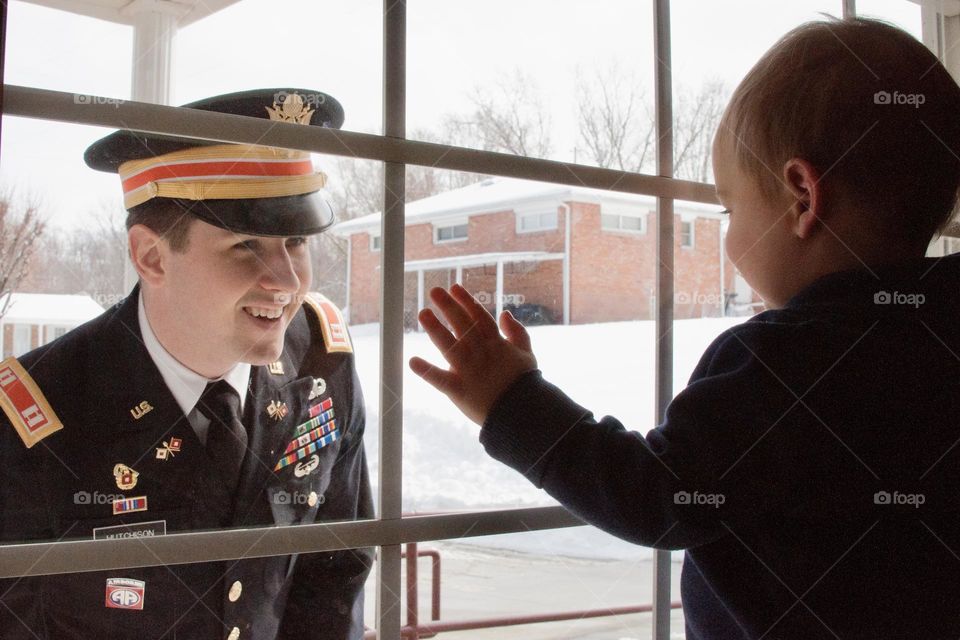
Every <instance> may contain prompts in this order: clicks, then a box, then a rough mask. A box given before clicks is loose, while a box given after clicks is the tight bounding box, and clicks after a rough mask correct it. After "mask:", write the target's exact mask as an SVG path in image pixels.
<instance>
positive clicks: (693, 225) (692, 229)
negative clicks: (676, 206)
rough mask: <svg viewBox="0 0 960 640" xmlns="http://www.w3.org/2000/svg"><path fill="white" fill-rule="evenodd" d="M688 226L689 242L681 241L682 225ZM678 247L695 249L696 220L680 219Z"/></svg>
mask: <svg viewBox="0 0 960 640" xmlns="http://www.w3.org/2000/svg"><path fill="white" fill-rule="evenodd" d="M685 224H688V225H690V234H689V235H688V236H687V237H688V238H689V239H690V241H689V242H684V241H683V225H685ZM680 247H681V248H683V249H695V248H696V247H697V222H696V220H684V219H683V218H681V219H680Z"/></svg>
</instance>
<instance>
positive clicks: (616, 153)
mask: <svg viewBox="0 0 960 640" xmlns="http://www.w3.org/2000/svg"><path fill="white" fill-rule="evenodd" d="M577 86H578V91H577V93H578V94H579V95H580V100H579V104H578V105H577V107H578V112H579V113H578V121H579V126H580V140H581V143H582V144H583V145H585V146H586V150H587V154H588V156H589V158H590V160H591V161H592V162H594V163H595V164H596V165H597V166H600V167H605V168H612V169H621V170H623V171H633V172H642V171H647V172H649V171H650V170H651V168H652V165H653V149H654V144H653V143H654V134H655V130H654V129H655V127H654V118H653V114H652V113H650V110H649V108H648V107H647V103H646V100H645V97H644V92H643V90H642V89H641V88H640V83H639V81H638V80H637V78H636V77H635V76H634V75H632V74H630V75H627V74H624V73H622V72H621V71H620V69H619V68H618V67H616V66H611V67H609V68H608V69H607V70H606V71H605V72H604V73H603V74H601V75H599V76H597V77H596V78H595V80H594V81H593V82H590V81H587V80H585V79H584V78H583V77H582V76H580V77H578V79H577Z"/></svg>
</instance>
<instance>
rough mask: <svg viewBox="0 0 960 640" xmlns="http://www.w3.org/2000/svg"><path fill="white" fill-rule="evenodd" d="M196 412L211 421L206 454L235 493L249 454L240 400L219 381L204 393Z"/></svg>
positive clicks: (234, 392) (208, 387)
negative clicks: (241, 470)
mask: <svg viewBox="0 0 960 640" xmlns="http://www.w3.org/2000/svg"><path fill="white" fill-rule="evenodd" d="M197 409H199V410H200V413H202V414H203V415H204V416H206V417H207V418H208V419H209V420H210V429H209V431H207V452H208V453H209V454H210V457H211V458H213V460H214V462H215V463H216V465H217V469H218V470H219V472H220V473H221V474H222V475H223V477H224V479H225V480H226V482H227V486H229V487H230V489H231V490H233V489H234V488H235V487H236V486H237V480H238V479H239V477H240V465H241V463H243V456H244V454H245V453H246V451H247V430H246V429H245V428H244V426H243V423H242V422H240V396H239V395H237V392H236V390H235V389H234V388H233V387H231V386H230V384H229V383H228V382H227V381H226V380H217V381H216V382H211V383H210V384H208V385H207V387H206V389H204V390H203V394H202V395H201V396H200V400H199V401H198V402H197Z"/></svg>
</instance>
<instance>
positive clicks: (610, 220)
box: [600, 213, 647, 233]
mask: <svg viewBox="0 0 960 640" xmlns="http://www.w3.org/2000/svg"><path fill="white" fill-rule="evenodd" d="M600 228H601V229H603V230H604V231H627V232H631V233H646V232H647V218H646V216H631V215H619V214H616V213H603V214H600Z"/></svg>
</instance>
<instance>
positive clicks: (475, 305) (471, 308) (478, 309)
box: [450, 284, 497, 334]
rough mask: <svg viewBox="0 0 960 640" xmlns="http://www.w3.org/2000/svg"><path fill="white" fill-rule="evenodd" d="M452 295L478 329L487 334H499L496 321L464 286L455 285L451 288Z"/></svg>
mask: <svg viewBox="0 0 960 640" xmlns="http://www.w3.org/2000/svg"><path fill="white" fill-rule="evenodd" d="M450 295H452V296H453V298H454V300H456V301H457V302H459V303H460V306H461V307H463V309H464V310H465V311H466V312H467V314H468V315H469V316H470V317H471V318H472V319H473V320H474V321H475V322H476V323H477V325H478V327H477V328H479V329H482V330H483V331H484V332H485V333H487V334H495V333H497V322H496V320H494V319H493V316H492V315H490V312H489V311H487V310H486V309H484V308H483V305H481V304H480V303H479V302H477V300H476V298H474V297H473V295H472V294H471V293H470V292H469V291H467V290H466V288H465V287H464V286H463V285H462V284H454V285H453V286H452V287H450Z"/></svg>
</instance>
